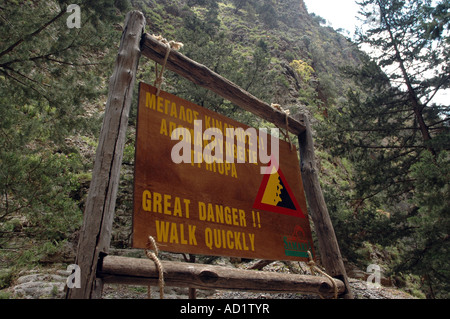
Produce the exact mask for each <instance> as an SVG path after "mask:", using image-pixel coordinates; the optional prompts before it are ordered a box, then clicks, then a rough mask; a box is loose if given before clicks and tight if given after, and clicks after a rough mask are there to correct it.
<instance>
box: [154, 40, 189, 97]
mask: <svg viewBox="0 0 450 319" xmlns="http://www.w3.org/2000/svg"><path fill="white" fill-rule="evenodd" d="M153 37H154V38H155V39H156V40H158V41H159V42H161V43H163V44H165V45H166V55H165V57H164V62H163V64H162V68H161V72H158V63H156V62H155V83H154V86H156V87H157V91H156V96H159V93H160V92H161V85H162V83H163V82H164V78H163V73H164V70H165V69H166V64H167V60H168V59H169V54H170V52H171V50H172V49H173V50H175V51H178V50H180V49H181V48H182V47H183V43H181V42H176V41H167V40H166V39H165V38H163V37H162V36H161V35H158V36H156V35H153Z"/></svg>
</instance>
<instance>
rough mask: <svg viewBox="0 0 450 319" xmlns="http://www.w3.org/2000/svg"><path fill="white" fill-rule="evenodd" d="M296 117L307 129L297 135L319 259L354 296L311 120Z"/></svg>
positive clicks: (302, 116)
mask: <svg viewBox="0 0 450 319" xmlns="http://www.w3.org/2000/svg"><path fill="white" fill-rule="evenodd" d="M296 117H297V119H298V120H299V122H300V123H302V124H303V125H304V126H305V128H306V130H305V131H304V132H303V133H301V134H300V135H299V136H298V140H299V144H300V155H301V156H300V157H301V159H300V163H301V164H300V165H301V172H302V179H303V186H304V189H305V194H306V199H307V201H308V206H309V212H310V215H311V218H312V220H313V222H314V230H315V232H316V234H317V239H318V242H319V251H320V257H321V258H320V259H321V261H322V264H323V266H324V267H325V270H326V272H327V273H328V274H329V275H330V276H331V277H333V278H337V279H340V280H342V281H343V282H344V284H345V287H346V290H345V293H344V294H343V297H344V298H347V299H353V294H352V292H351V290H350V285H349V283H348V277H347V273H346V271H345V267H344V262H343V261H342V256H341V252H340V250H339V245H338V242H337V239H336V234H335V233H334V228H333V225H332V223H331V219H330V215H329V213H328V209H327V206H326V204H325V199H324V197H323V193H322V189H321V187H320V182H319V176H318V174H317V167H316V160H315V154H314V142H313V138H312V131H311V126H310V124H309V119H308V117H307V116H306V115H297V116H296Z"/></svg>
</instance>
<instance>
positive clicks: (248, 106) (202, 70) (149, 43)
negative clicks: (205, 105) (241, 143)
mask: <svg viewBox="0 0 450 319" xmlns="http://www.w3.org/2000/svg"><path fill="white" fill-rule="evenodd" d="M141 50H142V54H143V55H144V56H146V57H147V58H149V59H152V60H154V61H156V62H158V63H159V64H163V63H164V58H165V56H166V52H167V47H166V45H165V44H163V43H161V42H160V41H158V40H156V39H155V38H154V37H153V36H151V35H149V34H144V35H143V38H142V42H141ZM166 68H167V69H169V70H171V71H173V72H175V73H178V74H179V75H181V76H183V77H185V78H187V79H188V80H190V81H192V82H193V83H195V84H197V85H200V86H202V87H204V88H207V89H209V90H211V91H213V92H215V93H217V94H218V95H220V96H222V97H223V98H225V99H227V100H229V101H231V102H232V103H234V104H236V105H238V106H240V107H241V108H242V109H244V110H246V111H249V112H251V113H253V114H255V115H257V116H259V117H261V118H262V119H264V120H266V121H269V122H271V123H273V124H275V125H277V126H278V127H280V128H283V129H285V128H286V114H285V113H284V112H281V111H279V110H277V109H275V108H273V107H271V106H270V105H269V104H267V103H265V102H263V101H261V100H259V99H258V98H256V97H255V96H253V95H251V94H250V93H248V92H246V91H245V90H243V89H241V88H240V87H239V86H237V85H236V84H234V83H232V82H231V81H229V80H227V79H225V78H224V77H222V76H220V75H219V74H217V73H215V72H214V71H212V70H210V69H208V68H207V67H206V66H204V65H202V64H199V63H197V62H195V61H193V60H191V59H189V58H188V57H186V56H185V55H183V54H181V53H179V52H177V51H174V50H172V52H171V53H170V55H169V57H168V59H167V63H166ZM287 120H288V130H289V131H290V132H291V133H293V134H296V135H299V134H300V133H302V132H303V131H305V126H304V125H303V124H302V123H300V122H299V121H297V120H296V119H294V118H292V117H288V119H287Z"/></svg>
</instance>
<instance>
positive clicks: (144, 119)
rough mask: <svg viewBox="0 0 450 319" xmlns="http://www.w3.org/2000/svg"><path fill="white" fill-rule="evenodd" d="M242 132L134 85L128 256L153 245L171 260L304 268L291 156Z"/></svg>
mask: <svg viewBox="0 0 450 319" xmlns="http://www.w3.org/2000/svg"><path fill="white" fill-rule="evenodd" d="M177 129H178V130H177ZM249 129H250V128H249V127H248V126H246V125H244V124H241V123H239V122H237V121H234V120H231V119H229V118H227V117H225V116H222V115H220V114H217V113H215V112H212V111H210V110H208V109H205V108H203V107H200V106H198V105H195V104H193V103H191V102H188V101H186V100H183V99H181V98H179V97H176V96H174V95H172V94H169V93H167V92H164V91H161V92H160V94H159V96H156V88H154V87H152V86H150V85H147V84H144V83H140V86H139V108H138V124H137V136H136V156H135V180H134V214H133V247H135V248H146V247H147V243H148V236H153V237H154V238H155V240H156V241H157V243H158V246H159V248H160V249H161V250H166V251H171V252H183V253H191V254H203V255H216V256H234V257H243V258H260V259H272V260H307V257H308V256H307V251H308V250H310V251H311V252H312V253H313V250H314V249H313V247H312V238H311V230H310V226H309V221H308V215H307V210H306V202H305V196H304V191H303V185H302V181H301V175H300V168H299V162H298V157H297V152H296V150H295V149H293V150H291V149H290V145H289V144H288V143H286V142H285V141H282V140H278V139H276V141H275V142H276V143H275V142H274V138H272V137H270V136H269V137H267V136H265V135H264V134H263V133H264V132H263V131H261V130H259V131H257V130H254V132H256V136H250V135H251V134H246V132H251V130H249ZM230 134H234V135H231V136H230ZM172 137H173V138H174V139H172ZM231 137H232V140H231ZM272 147H273V148H275V147H276V149H275V150H276V151H278V152H274V150H273V149H272ZM274 154H276V156H274ZM174 158H175V159H176V160H174Z"/></svg>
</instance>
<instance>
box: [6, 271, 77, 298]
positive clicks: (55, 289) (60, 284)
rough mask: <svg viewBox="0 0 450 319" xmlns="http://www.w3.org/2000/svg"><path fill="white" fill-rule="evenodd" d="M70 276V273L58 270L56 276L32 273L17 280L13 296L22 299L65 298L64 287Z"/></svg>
mask: <svg viewBox="0 0 450 319" xmlns="http://www.w3.org/2000/svg"><path fill="white" fill-rule="evenodd" d="M32 272H35V271H32ZM68 275H69V274H68V272H67V271H64V270H58V271H57V273H56V274H50V273H31V274H27V275H23V276H21V277H19V278H18V279H17V284H16V285H15V286H14V287H13V295H14V297H16V298H22V299H61V298H64V296H65V292H64V287H65V285H66V279H67V276H68Z"/></svg>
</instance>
